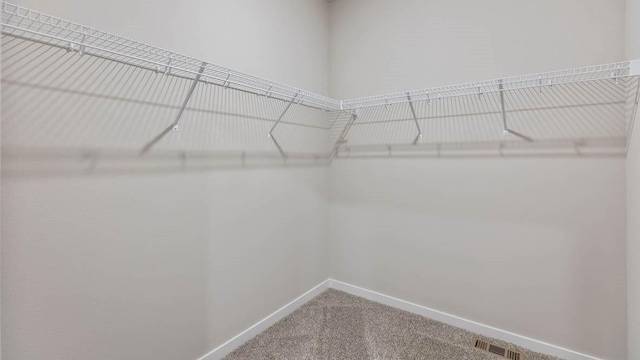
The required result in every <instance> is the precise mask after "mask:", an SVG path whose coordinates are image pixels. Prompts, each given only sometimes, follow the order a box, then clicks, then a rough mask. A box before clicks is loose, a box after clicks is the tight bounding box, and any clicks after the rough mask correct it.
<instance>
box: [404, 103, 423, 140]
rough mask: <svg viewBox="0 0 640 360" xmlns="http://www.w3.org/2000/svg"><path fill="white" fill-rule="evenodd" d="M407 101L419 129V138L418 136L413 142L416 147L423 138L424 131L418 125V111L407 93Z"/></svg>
mask: <svg viewBox="0 0 640 360" xmlns="http://www.w3.org/2000/svg"><path fill="white" fill-rule="evenodd" d="M407 100H408V101H409V107H410V108H411V114H412V115H413V121H415V122H416V128H418V136H416V139H415V140H414V141H413V144H414V145H415V144H416V143H417V142H418V140H419V139H421V138H422V129H420V124H419V123H418V116H416V109H414V107H413V101H411V94H410V93H407Z"/></svg>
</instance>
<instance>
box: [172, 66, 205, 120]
mask: <svg viewBox="0 0 640 360" xmlns="http://www.w3.org/2000/svg"><path fill="white" fill-rule="evenodd" d="M205 67H207V63H206V62H204V61H203V62H202V65H200V69H199V70H198V75H196V77H195V78H194V79H193V82H192V83H191V87H190V88H189V92H187V96H186V97H185V98H184V101H183V102H182V106H181V107H180V110H179V111H178V115H176V120H175V121H174V122H173V124H172V127H173V131H180V117H182V113H183V112H184V109H185V108H186V107H187V104H188V103H189V100H190V99H191V95H193V91H194V90H195V89H196V85H198V82H199V81H200V77H202V73H203V72H204V68H205Z"/></svg>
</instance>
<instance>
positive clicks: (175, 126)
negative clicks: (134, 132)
mask: <svg viewBox="0 0 640 360" xmlns="http://www.w3.org/2000/svg"><path fill="white" fill-rule="evenodd" d="M206 67H207V63H206V62H204V61H203V62H202V65H200V69H199V70H198V74H197V75H196V77H195V78H193V81H192V82H191V87H189V91H188V92H187V95H186V96H185V98H184V101H183V102H182V106H180V110H178V114H177V115H176V119H175V120H174V121H173V123H171V125H169V127H168V128H166V129H164V131H162V132H161V133H160V134H159V135H158V136H156V137H155V138H153V140H151V141H150V142H149V143H148V144H147V145H145V146H144V147H143V148H142V151H141V152H140V153H141V154H144V153H146V152H147V151H149V149H151V148H152V147H153V145H155V144H156V143H157V142H158V141H160V139H162V138H163V137H164V136H165V135H167V133H169V131H170V130H173V131H180V118H181V117H182V113H183V112H184V109H185V108H186V107H187V104H188V103H189V100H190V99H191V95H193V91H194V90H195V89H196V85H198V82H199V81H200V78H201V77H202V73H204V69H205V68H206Z"/></svg>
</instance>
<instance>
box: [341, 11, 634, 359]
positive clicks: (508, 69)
mask: <svg viewBox="0 0 640 360" xmlns="http://www.w3.org/2000/svg"><path fill="white" fill-rule="evenodd" d="M331 10H332V12H331V15H332V22H331V31H332V37H331V58H332V61H331V82H330V84H331V88H332V90H333V95H334V96H337V97H346V98H349V97H358V96H366V95H372V94H377V93H385V92H392V91H401V90H408V89H413V88H425V87H429V86H438V85H446V84H455V83H459V82H470V81H474V80H483V79H491V78H496V77H501V76H509V75H519V74H526V73H535V72H540V71H548V70H553V69H562V68H565V67H577V66H581V65H588V64H598V63H607V62H613V61H619V60H622V59H623V57H624V44H623V41H622V40H621V39H623V36H624V2H623V1H610V0H589V1H587V2H585V1H578V0H572V1H552V0H546V1H527V2H521V1H519V2H514V1H507V0H490V1H482V2H478V1H473V0H455V1H418V0H416V1H403V2H389V1H383V0H374V1H364V0H343V1H337V2H335V3H334V4H333V6H332V9H331ZM594 24H597V26H594ZM496 131H498V132H499V131H500V129H499V128H497V129H496ZM331 196H332V202H331V225H330V226H331V230H330V234H331V266H330V269H331V276H332V277H333V278H335V279H338V280H342V281H345V282H348V283H352V284H354V285H358V286H362V287H364V288H368V289H372V290H375V291H379V292H381V293H384V294H388V295H391V296H394V297H397V298H401V299H405V300H408V301H411V302H414V303H417V304H421V305H424V306H428V307H431V308H435V309H438V310H442V311H445V312H448V313H451V314H454V315H457V316H461V317H464V318H467V319H470V320H473V321H478V322H481V323H484V324H487V325H491V326H494V327H497V328H500V329H504V330H507V331H511V332H514V333H517V334H521V335H525V336H528V337H531V338H534V339H539V340H542V341H545V342H548V343H551V344H555V345H558V346H562V347H565V348H568V349H572V350H575V351H579V352H583V353H587V354H591V355H594V356H598V357H601V358H606V359H618V360H621V359H626V347H627V346H626V310H625V308H626V283H625V272H626V271H625V256H626V255H625V247H626V245H625V230H624V228H625V160H624V158H621V157H618V158H604V159H594V158H554V157H533V158H525V159H514V158H480V159H478V158H466V157H461V158H455V159H428V158H424V159H399V158H394V159H367V160H339V161H337V162H334V164H333V165H332V167H331Z"/></svg>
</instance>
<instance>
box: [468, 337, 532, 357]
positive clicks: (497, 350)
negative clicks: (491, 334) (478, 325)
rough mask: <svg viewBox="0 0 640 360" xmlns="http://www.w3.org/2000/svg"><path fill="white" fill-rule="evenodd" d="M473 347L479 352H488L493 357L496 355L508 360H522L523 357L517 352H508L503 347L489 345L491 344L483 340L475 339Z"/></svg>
mask: <svg viewBox="0 0 640 360" xmlns="http://www.w3.org/2000/svg"><path fill="white" fill-rule="evenodd" d="M475 347H476V348H478V349H480V350H484V351H488V352H490V353H492V354H495V355H498V356H500V357H503V358H507V359H509V360H524V357H523V356H522V354H520V353H519V352H516V351H513V350H509V349H505V348H503V347H500V346H498V345H494V344H491V343H489V342H486V341H484V340H480V339H476V341H475Z"/></svg>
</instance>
